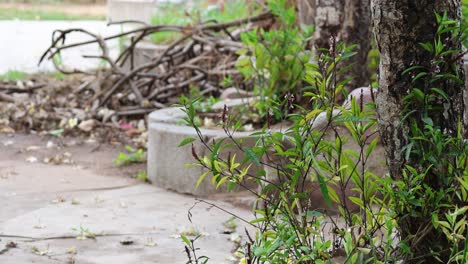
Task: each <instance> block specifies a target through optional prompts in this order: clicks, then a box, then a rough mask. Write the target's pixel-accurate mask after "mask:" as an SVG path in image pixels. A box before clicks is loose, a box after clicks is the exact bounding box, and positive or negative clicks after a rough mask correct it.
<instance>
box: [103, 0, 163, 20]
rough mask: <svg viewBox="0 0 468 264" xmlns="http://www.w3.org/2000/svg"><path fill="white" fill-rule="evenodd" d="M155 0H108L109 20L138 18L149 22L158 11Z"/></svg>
mask: <svg viewBox="0 0 468 264" xmlns="http://www.w3.org/2000/svg"><path fill="white" fill-rule="evenodd" d="M155 2H156V1H155V0H108V1H107V19H108V20H109V21H121V20H138V21H142V22H146V23H149V22H150V21H151V17H152V16H153V14H154V12H155V11H156V3H155Z"/></svg>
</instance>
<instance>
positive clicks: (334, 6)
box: [299, 0, 371, 100]
mask: <svg viewBox="0 0 468 264" xmlns="http://www.w3.org/2000/svg"><path fill="white" fill-rule="evenodd" d="M303 2H304V4H303V5H306V4H307V6H308V7H309V8H315V10H310V9H306V8H302V9H301V8H299V10H301V11H302V12H306V11H307V12H308V14H311V15H314V14H315V17H314V19H313V20H312V19H308V20H305V18H304V17H305V16H306V15H304V14H302V15H300V17H302V20H301V22H304V23H305V22H312V21H313V22H314V23H315V26H316V29H315V34H314V45H315V47H316V49H320V48H326V49H328V48H329V45H330V38H331V37H332V36H335V37H336V38H337V40H338V41H344V42H345V43H346V44H347V45H352V44H356V45H357V46H358V47H357V50H356V51H357V54H356V55H355V56H353V57H352V58H350V59H348V60H347V62H346V64H353V66H352V67H351V68H350V69H349V70H348V71H346V72H345V73H344V74H343V76H341V77H340V79H341V80H344V79H348V78H351V81H350V82H349V84H348V85H347V86H346V90H347V91H348V92H349V91H351V90H353V89H355V88H358V87H363V86H368V85H369V84H370V78H369V71H368V69H367V56H368V54H369V50H370V38H371V34H370V32H371V30H370V29H371V24H370V22H371V21H370V20H371V19H370V16H371V12H370V0H315V2H314V0H308V1H306V0H304V1H303ZM304 10H305V11H304ZM342 99H344V98H343V97H341V98H340V99H339V100H342Z"/></svg>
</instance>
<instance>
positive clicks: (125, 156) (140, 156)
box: [114, 146, 146, 166]
mask: <svg viewBox="0 0 468 264" xmlns="http://www.w3.org/2000/svg"><path fill="white" fill-rule="evenodd" d="M125 149H126V150H127V152H128V153H124V152H120V153H119V156H118V157H117V158H116V159H115V160H114V164H115V165H117V166H126V165H130V164H132V163H142V162H145V161H146V152H145V151H144V150H143V149H138V150H136V149H134V148H132V147H131V146H125Z"/></svg>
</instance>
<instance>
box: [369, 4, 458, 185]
mask: <svg viewBox="0 0 468 264" xmlns="http://www.w3.org/2000/svg"><path fill="white" fill-rule="evenodd" d="M434 10H435V11H436V12H438V13H443V12H447V14H448V16H449V17H450V18H452V19H460V15H461V14H460V1H457V0H435V1H434V0H418V1H414V0H372V19H373V25H374V33H375V37H376V40H377V45H378V48H379V52H380V66H379V73H380V75H379V93H378V95H377V99H376V102H377V112H378V114H379V127H380V132H381V133H380V134H381V139H382V142H383V143H384V145H385V147H386V152H387V162H388V165H389V169H390V174H391V175H392V177H394V178H395V179H399V178H401V170H402V168H403V166H404V165H405V163H406V161H405V160H404V157H403V154H404V153H402V151H401V150H402V148H403V147H404V146H405V145H406V144H407V143H408V139H407V138H406V134H407V132H408V128H407V127H405V125H404V124H400V119H401V111H402V109H403V98H404V97H405V96H406V95H408V92H409V91H408V89H409V87H410V83H411V76H410V75H403V74H402V72H403V71H404V70H406V69H408V68H409V67H411V66H415V65H421V66H425V67H428V68H429V67H430V64H431V59H432V57H431V56H430V54H428V52H427V51H425V50H424V49H422V48H421V46H420V45H419V43H426V42H433V41H434V38H435V33H436V30H437V23H436V18H435V15H434ZM452 48H455V49H459V48H460V47H452ZM461 66H462V65H461V61H460V68H462V67H461ZM451 86H452V87H447V89H448V92H449V94H450V95H451V96H452V104H453V108H454V112H455V115H459V114H461V116H462V113H463V109H464V107H463V101H462V98H463V95H462V93H463V88H462V86H460V85H455V84H454V83H452V84H451ZM447 125H449V126H450V125H451V126H452V128H451V129H452V130H455V131H456V129H454V128H455V127H453V126H456V125H457V124H456V122H455V123H454V122H450V123H448V124H447ZM465 125H466V124H465Z"/></svg>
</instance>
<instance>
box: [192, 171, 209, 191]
mask: <svg viewBox="0 0 468 264" xmlns="http://www.w3.org/2000/svg"><path fill="white" fill-rule="evenodd" d="M209 172H210V171H206V172H204V173H203V174H202V175H201V176H200V178H198V181H197V184H196V185H195V189H198V186H200V184H201V183H202V182H203V180H204V179H205V178H206V175H208V173H209Z"/></svg>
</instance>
